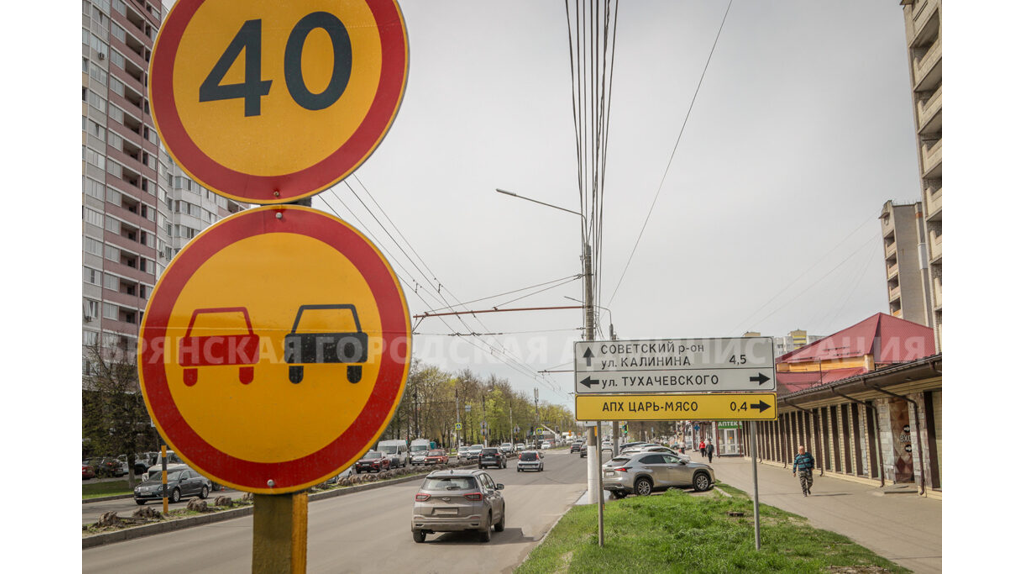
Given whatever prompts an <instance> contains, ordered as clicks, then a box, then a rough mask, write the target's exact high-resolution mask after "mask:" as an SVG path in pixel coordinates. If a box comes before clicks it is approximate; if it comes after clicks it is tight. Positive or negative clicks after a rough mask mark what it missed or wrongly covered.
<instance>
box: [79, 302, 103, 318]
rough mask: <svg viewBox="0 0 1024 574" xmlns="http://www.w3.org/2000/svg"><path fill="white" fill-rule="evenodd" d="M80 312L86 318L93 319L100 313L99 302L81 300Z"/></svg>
mask: <svg viewBox="0 0 1024 574" xmlns="http://www.w3.org/2000/svg"><path fill="white" fill-rule="evenodd" d="M82 314H83V315H84V316H85V318H86V319H90V318H91V319H95V318H96V317H99V315H100V302H99V301H93V300H92V299H83V300H82Z"/></svg>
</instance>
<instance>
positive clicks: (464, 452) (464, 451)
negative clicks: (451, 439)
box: [458, 446, 470, 462]
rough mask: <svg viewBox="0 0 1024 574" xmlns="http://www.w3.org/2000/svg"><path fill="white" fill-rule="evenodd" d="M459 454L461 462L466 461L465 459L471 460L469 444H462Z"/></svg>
mask: <svg viewBox="0 0 1024 574" xmlns="http://www.w3.org/2000/svg"><path fill="white" fill-rule="evenodd" d="M458 456H459V462H465V461H467V460H469V457H470V454H469V447H468V446H460V447H459V455H458Z"/></svg>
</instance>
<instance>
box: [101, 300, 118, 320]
mask: <svg viewBox="0 0 1024 574" xmlns="http://www.w3.org/2000/svg"><path fill="white" fill-rule="evenodd" d="M103 318H104V319H113V320H115V321H116V320H117V305H112V304H110V303H104V304H103Z"/></svg>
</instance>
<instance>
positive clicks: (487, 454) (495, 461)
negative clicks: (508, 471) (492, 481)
mask: <svg viewBox="0 0 1024 574" xmlns="http://www.w3.org/2000/svg"><path fill="white" fill-rule="evenodd" d="M477 465H478V467H479V468H484V467H487V466H493V467H497V468H505V467H507V466H508V460H507V459H506V458H505V453H503V452H501V449H498V448H494V447H488V448H485V449H483V450H481V451H480V460H479V461H477Z"/></svg>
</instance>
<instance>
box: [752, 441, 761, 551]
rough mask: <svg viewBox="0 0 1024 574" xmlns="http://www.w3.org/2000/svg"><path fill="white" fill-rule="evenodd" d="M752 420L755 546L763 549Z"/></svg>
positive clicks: (755, 442) (755, 446)
mask: <svg viewBox="0 0 1024 574" xmlns="http://www.w3.org/2000/svg"><path fill="white" fill-rule="evenodd" d="M749 422H750V457H751V459H752V461H753V467H754V546H755V547H756V548H757V549H758V550H760V549H761V504H760V502H759V501H758V497H757V421H749Z"/></svg>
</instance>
